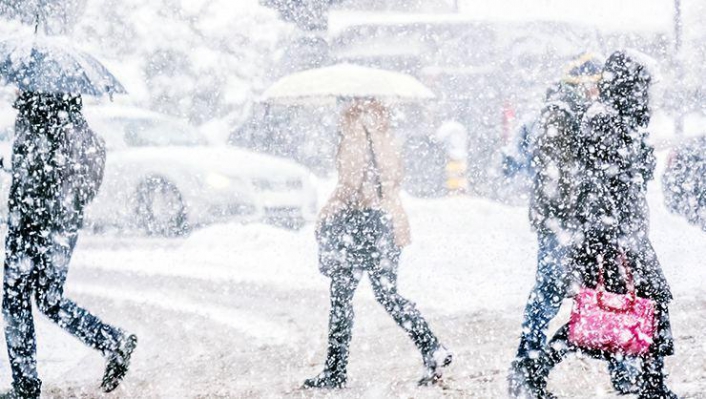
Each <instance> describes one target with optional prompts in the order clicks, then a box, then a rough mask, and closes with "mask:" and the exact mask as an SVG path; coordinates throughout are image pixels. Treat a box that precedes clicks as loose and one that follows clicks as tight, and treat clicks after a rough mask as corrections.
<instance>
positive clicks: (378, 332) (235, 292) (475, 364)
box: [0, 182, 706, 399]
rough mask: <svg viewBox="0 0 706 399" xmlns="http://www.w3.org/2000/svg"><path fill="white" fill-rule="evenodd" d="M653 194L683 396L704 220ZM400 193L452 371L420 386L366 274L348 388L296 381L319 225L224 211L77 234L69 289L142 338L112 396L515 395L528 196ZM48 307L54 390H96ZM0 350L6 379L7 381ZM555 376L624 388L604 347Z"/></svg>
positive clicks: (425, 299)
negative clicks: (189, 222) (118, 232)
mask: <svg viewBox="0 0 706 399" xmlns="http://www.w3.org/2000/svg"><path fill="white" fill-rule="evenodd" d="M328 187H329V186H328V185H324V190H325V189H326V188H328ZM650 201H651V210H652V232H651V236H652V239H653V242H654V246H655V248H656V250H657V252H658V254H659V256H660V259H661V261H662V264H663V268H664V271H665V273H666V275H667V277H668V279H669V281H670V282H671V284H672V286H673V290H674V293H675V300H674V302H673V306H672V316H673V324H674V327H673V328H674V333H675V335H676V338H677V345H678V347H677V349H678V353H677V355H676V356H674V357H673V358H670V359H669V362H668V368H669V370H670V372H671V377H670V382H671V384H672V386H673V388H674V390H675V391H677V392H678V393H680V394H682V395H684V397H686V398H706V393H704V392H706V356H705V355H706V344H705V342H706V295H705V294H706V288H704V281H706V264H704V259H706V234H704V232H702V231H701V230H699V229H697V228H696V227H694V226H691V225H689V224H687V222H686V221H685V220H683V219H682V218H680V217H678V216H674V215H672V214H669V213H668V211H667V210H666V209H665V207H664V205H663V203H662V195H661V192H660V191H659V183H658V182H653V183H652V184H651V192H650ZM405 205H406V207H407V208H408V210H409V213H410V216H411V222H412V228H413V239H414V243H413V245H412V246H410V247H409V248H408V249H406V250H405V252H404V254H403V257H402V261H401V266H400V281H399V289H400V291H401V292H402V293H403V295H405V296H407V297H409V298H410V299H412V300H413V301H415V302H416V303H417V305H418V306H419V308H420V309H421V310H422V312H423V313H424V314H425V317H426V318H427V319H428V320H429V321H430V323H431V325H432V328H433V329H434V330H435V331H436V333H437V334H438V335H439V336H440V338H441V339H442V341H443V342H444V343H445V344H446V345H447V346H449V347H450V348H451V349H453V350H454V352H455V354H456V358H455V363H454V364H453V365H452V366H451V368H450V369H449V371H448V375H447V377H446V379H445V381H444V383H443V385H442V386H440V387H432V388H417V387H416V384H415V382H416V379H417V378H418V377H419V373H420V372H421V359H420V358H419V355H418V354H417V353H416V352H415V349H414V346H413V345H412V344H411V343H410V342H409V341H408V340H407V338H406V337H405V336H404V334H403V333H402V332H401V331H400V330H399V329H398V328H397V326H396V325H395V324H394V322H393V321H392V320H391V319H390V318H389V317H388V316H387V315H386V314H385V312H384V311H383V309H382V308H381V307H380V306H379V305H377V303H375V300H374V298H373V295H372V293H371V289H370V286H369V284H368V283H367V282H366V283H363V284H362V285H361V287H360V288H359V291H358V294H357V296H356V299H355V307H356V312H357V317H356V326H355V328H354V339H353V344H352V355H351V364H350V370H349V373H350V379H349V387H348V388H347V389H345V390H343V391H340V392H310V391H301V390H299V388H298V387H299V385H300V384H301V382H302V381H303V379H304V378H306V377H309V376H312V375H314V374H316V373H318V372H319V371H320V368H321V366H322V363H323V360H324V355H325V352H324V351H325V339H326V338H325V337H326V323H327V313H328V286H327V280H326V279H325V278H324V277H322V276H321V275H319V274H318V271H317V265H316V245H315V242H314V239H313V230H312V227H308V228H305V229H303V230H302V231H299V232H291V231H285V230H280V229H277V228H273V227H269V226H265V225H248V226H242V225H236V224H227V225H216V226H212V227H209V228H206V229H203V230H199V231H196V232H195V233H193V234H192V236H190V237H189V238H187V239H184V240H160V239H148V238H129V237H124V236H91V235H84V236H83V237H82V239H81V240H80V243H79V246H78V248H77V250H76V253H75V257H74V260H73V265H72V268H71V273H70V276H69V279H68V284H67V295H68V296H70V297H73V298H74V299H76V300H77V302H79V303H81V304H83V305H85V306H86V307H88V308H89V309H91V310H93V311H95V312H96V313H97V314H98V315H100V316H101V317H103V318H104V319H105V320H106V321H108V322H112V323H115V324H116V325H118V326H120V327H122V328H124V329H126V330H129V331H132V332H135V333H136V334H137V335H138V336H139V339H140V342H139V345H138V348H137V351H136V354H135V357H134V361H133V368H132V370H131V372H130V374H129V375H128V377H127V379H126V381H125V382H124V384H123V385H122V386H121V387H120V388H119V389H118V390H117V391H116V392H115V393H113V394H110V395H106V396H105V397H114V398H206V397H208V398H211V397H221V398H226V397H228V398H256V397H266V398H280V397H294V398H299V397H317V398H318V397H342V398H358V397H366V398H367V397H370V398H379V397H405V398H409V397H415V398H417V397H421V398H436V397H441V396H443V397H459V398H461V397H463V398H479V399H480V398H483V399H488V398H504V397H505V376H506V371H507V368H508V366H509V363H510V361H511V359H512V356H513V354H514V349H515V346H516V345H517V339H518V334H519V329H520V322H521V318H522V307H523V305H524V301H525V299H526V297H527V294H528V293H529V290H530V287H531V285H532V283H533V278H534V277H533V276H534V267H535V256H536V240H535V238H534V235H533V233H532V232H531V230H530V228H529V225H528V222H527V210H526V208H525V207H508V206H505V205H500V204H497V203H493V202H489V201H486V200H480V199H472V198H468V197H453V198H446V199H439V200H420V199H413V198H405ZM569 307H570V301H566V303H565V309H564V310H563V311H562V314H561V315H560V316H559V318H558V319H559V320H557V323H560V322H561V321H562V320H566V317H567V314H568V313H567V312H568V310H569ZM37 318H38V337H39V341H38V345H39V371H40V374H41V377H42V378H43V379H44V382H45V393H46V394H47V397H62V398H63V397H85V398H92V397H101V394H100V391H99V389H98V386H99V381H100V377H101V375H102V371H103V361H102V359H101V357H100V356H99V354H97V353H95V352H93V351H91V350H90V349H87V348H85V347H83V346H82V345H81V344H80V343H79V342H78V341H77V340H75V339H73V338H72V337H70V336H69V335H67V334H65V333H63V332H62V331H61V330H60V329H59V328H57V327H56V326H54V325H52V324H51V323H49V322H48V321H47V320H46V319H45V318H42V317H41V316H38V317H37ZM1 352H2V353H3V354H2V356H1V357H0V386H2V387H9V383H10V371H9V368H8V363H7V359H6V356H5V354H4V351H1ZM550 384H551V387H552V388H553V389H554V392H555V393H556V394H558V395H559V396H560V397H562V398H585V399H588V398H615V396H613V395H612V394H609V392H610V389H609V388H610V387H609V381H608V377H607V373H606V372H605V367H604V366H603V365H602V364H601V363H600V362H598V361H593V360H587V359H575V358H574V359H571V360H570V361H567V362H565V363H562V365H561V366H560V367H559V368H558V369H557V370H556V372H555V373H554V374H553V375H552V379H551V381H550Z"/></svg>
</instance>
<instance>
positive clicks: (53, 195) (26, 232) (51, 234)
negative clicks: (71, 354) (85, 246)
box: [2, 92, 137, 398]
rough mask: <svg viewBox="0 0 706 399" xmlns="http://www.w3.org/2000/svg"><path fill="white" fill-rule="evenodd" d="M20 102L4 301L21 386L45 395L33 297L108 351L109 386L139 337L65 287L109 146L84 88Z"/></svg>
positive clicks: (29, 394) (26, 95) (16, 388)
mask: <svg viewBox="0 0 706 399" xmlns="http://www.w3.org/2000/svg"><path fill="white" fill-rule="evenodd" d="M15 107H16V108H17V109H18V111H19V112H18V116H17V121H16V125H15V131H16V137H15V142H14V145H13V154H12V185H11V187H10V196H9V205H8V208H9V214H8V233H7V238H6V243H5V265H4V272H5V274H4V281H3V303H2V309H3V316H4V321H5V337H6V339H7V350H8V355H9V359H10V367H11V369H12V377H13V394H14V395H15V396H17V397H21V398H38V397H39V395H40V391H41V381H40V379H39V377H38V375H37V362H36V339H35V332H34V320H33V316H32V306H31V302H32V298H34V301H35V303H36V304H37V308H38V309H39V311H40V312H42V313H43V314H44V315H46V316H47V317H48V318H49V319H50V320H52V321H53V322H55V323H56V324H58V325H59V326H60V327H62V328H63V329H65V330H66V331H68V332H69V333H71V334H72V335H74V336H76V337H77V338H78V339H80V340H81V341H82V342H83V343H85V344H86V345H88V346H90V347H92V348H94V349H97V350H99V351H101V353H102V354H103V355H104V356H105V357H106V359H107V367H106V370H105V375H104V378H103V383H102V388H103V390H104V391H106V392H109V391H111V390H113V389H115V387H117V385H118V384H119V382H120V381H121V380H122V378H123V377H124V375H125V373H126V372H127V368H128V363H129V360H130V355H131V353H132V351H133V350H134V348H135V346H136V343H137V338H136V337H135V336H134V335H129V334H126V333H125V332H123V331H121V330H119V329H117V328H115V327H113V326H110V325H108V324H105V323H103V322H102V321H101V320H99V319H98V318H97V317H95V316H94V315H92V314H91V313H89V312H88V311H87V310H85V309H83V308H81V307H79V306H78V305H76V304H75V303H74V302H72V301H71V300H69V299H67V298H65V297H64V294H63V291H64V283H65V281H66V277H67V273H68V266H69V262H70V259H71V254H72V252H73V250H74V247H75V245H76V241H77V239H78V232H79V230H80V229H81V226H82V224H83V212H84V208H85V206H86V205H87V204H88V203H89V202H90V201H91V200H92V199H93V197H94V196H95V195H96V193H97V192H98V188H99V187H100V184H101V180H102V177H103V169H104V166H105V147H104V145H103V142H102V140H101V139H100V138H99V137H98V136H96V134H95V133H94V132H93V131H92V130H91V129H90V128H89V127H88V124H87V123H86V121H85V119H84V118H83V115H82V114H81V107H82V102H81V97H80V96H73V95H67V94H56V95H54V94H43V93H32V92H23V93H21V94H20V96H19V97H18V99H17V101H16V102H15Z"/></svg>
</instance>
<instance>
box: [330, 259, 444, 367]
mask: <svg viewBox="0 0 706 399" xmlns="http://www.w3.org/2000/svg"><path fill="white" fill-rule="evenodd" d="M398 259H399V250H397V251H396V252H395V253H394V254H391V256H389V257H387V258H386V259H383V260H382V262H381V263H382V265H381V266H380V267H379V268H375V269H373V270H371V271H369V272H368V276H369V277H370V283H371V285H372V287H373V292H374V293H375V299H376V300H377V302H378V303H379V304H380V305H382V306H383V307H384V308H385V310H386V311H387V313H388V314H389V315H390V316H392V318H393V319H394V320H395V322H396V323H397V325H399V326H400V327H401V328H402V329H403V330H404V331H405V332H406V333H407V336H409V337H410V338H411V339H412V342H414V344H415V345H416V347H417V349H419V351H420V352H421V353H422V356H423V357H428V356H431V354H432V353H433V352H434V350H436V349H437V348H438V346H439V341H438V340H437V338H436V336H435V335H434V334H433V333H432V331H431V329H430V328H429V325H428V324H427V322H426V320H424V318H423V317H422V315H421V313H420V312H419V310H417V308H416V306H415V304H414V303H413V302H410V301H409V300H407V299H405V298H404V297H402V296H401V295H400V294H399V293H398V292H397V263H398ZM364 274H365V272H364V271H362V270H348V271H345V272H339V273H337V274H336V275H334V276H333V277H332V278H331V312H330V314H329V340H328V356H327V360H326V369H327V370H328V371H330V372H332V373H338V374H342V375H345V373H346V366H347V364H348V348H349V345H350V342H351V330H352V328H353V318H354V312H353V295H354V294H355V290H356V288H357V287H358V283H359V282H360V280H361V278H362V276H363V275H364Z"/></svg>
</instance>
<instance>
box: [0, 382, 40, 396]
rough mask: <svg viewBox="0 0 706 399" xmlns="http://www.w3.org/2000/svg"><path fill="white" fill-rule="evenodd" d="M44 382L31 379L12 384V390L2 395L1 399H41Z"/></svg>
mask: <svg viewBox="0 0 706 399" xmlns="http://www.w3.org/2000/svg"><path fill="white" fill-rule="evenodd" d="M41 388H42V382H41V381H39V379H36V378H29V379H25V380H21V381H19V382H13V383H12V390H10V391H9V392H5V393H4V394H2V395H0V399H39V397H40V393H41Z"/></svg>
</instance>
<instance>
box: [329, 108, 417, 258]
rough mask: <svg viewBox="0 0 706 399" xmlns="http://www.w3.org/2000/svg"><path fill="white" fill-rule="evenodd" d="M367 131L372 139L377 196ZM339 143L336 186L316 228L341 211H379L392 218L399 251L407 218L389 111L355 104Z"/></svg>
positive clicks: (347, 114)
mask: <svg viewBox="0 0 706 399" xmlns="http://www.w3.org/2000/svg"><path fill="white" fill-rule="evenodd" d="M366 129H367V131H368V133H369V134H370V138H371V140H372V151H373V153H374V154H375V160H376V162H377V173H378V175H379V179H380V183H381V186H382V189H381V194H382V196H381V197H380V196H379V195H378V191H377V188H376V182H375V178H374V175H375V172H374V171H373V170H372V168H373V166H372V165H373V162H372V157H371V154H370V152H371V151H370V144H369V142H368V139H367V136H366ZM340 131H341V141H340V144H339V146H338V154H337V156H336V170H337V172H338V183H337V185H336V189H335V190H334V192H333V194H332V195H331V197H330V198H329V200H328V202H327V203H326V205H325V206H324V207H323V209H322V210H321V212H320V214H319V226H320V225H321V224H322V222H323V221H324V220H326V219H328V218H331V217H333V216H334V215H336V214H337V213H338V212H340V211H342V210H344V209H380V210H382V211H384V212H385V213H387V214H388V215H389V216H390V217H391V219H392V229H393V232H394V235H395V237H394V238H395V244H396V245H397V246H398V247H400V248H402V247H404V246H406V245H408V244H409V243H410V241H411V237H410V228H409V219H408V217H407V213H406V212H405V210H404V208H403V207H402V202H401V200H400V186H401V183H402V178H403V172H402V161H401V156H400V152H401V149H400V146H399V145H398V143H397V141H396V140H395V139H394V137H393V135H392V133H391V132H390V130H389V114H388V111H387V110H386V109H385V108H384V107H383V106H382V105H381V104H379V103H377V102H374V101H373V102H365V103H355V104H353V105H352V106H351V107H350V108H348V109H347V110H346V111H345V113H344V116H343V120H342V122H341V128H340Z"/></svg>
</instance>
